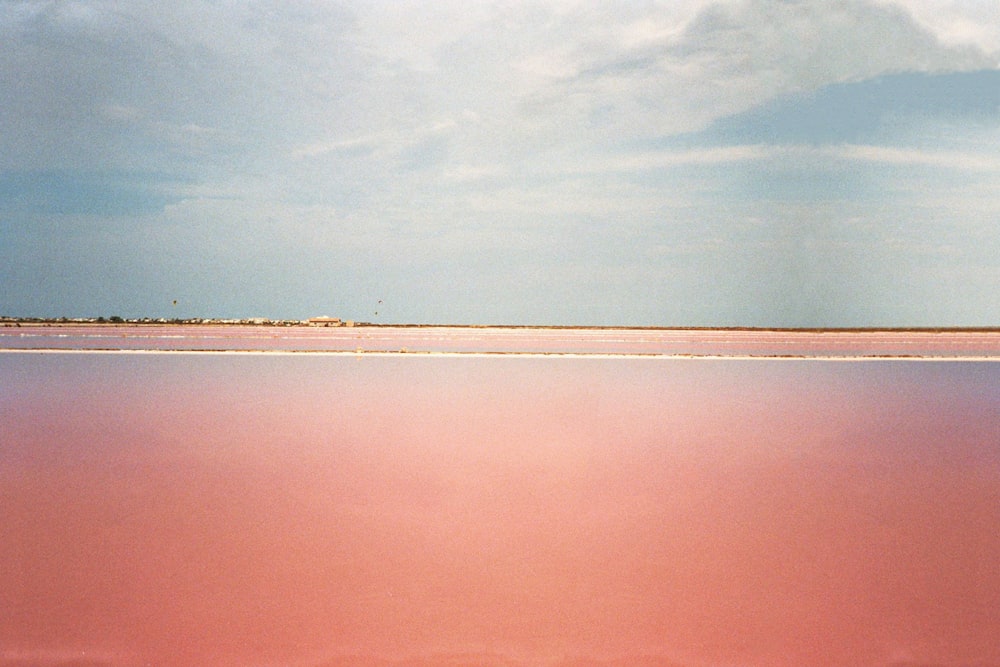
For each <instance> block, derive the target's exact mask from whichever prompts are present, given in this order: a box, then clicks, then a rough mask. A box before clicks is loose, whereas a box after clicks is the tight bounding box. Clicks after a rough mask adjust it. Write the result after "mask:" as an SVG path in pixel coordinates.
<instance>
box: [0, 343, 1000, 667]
mask: <svg viewBox="0 0 1000 667" xmlns="http://www.w3.org/2000/svg"><path fill="white" fill-rule="evenodd" d="M998 415H1000V364H996V363H989V362H980V363H971V362H968V363H966V362H954V361H949V362H941V361H938V362H918V361H900V360H894V361H864V362H848V361H818V360H808V361H807V360H796V361H779V360H684V359H662V358H660V359H628V358H621V359H571V358H525V357H516V356H504V357H487V358H454V357H433V356H424V357H421V356H412V355H409V356H395V357H367V356H366V357H353V356H316V355H235V356H234V355H213V354H201V355H198V354H171V355H166V354H148V355H143V354H59V353H53V354H41V353H22V354H6V355H2V354H0V424H2V430H0V507H2V508H3V509H2V511H0V535H3V539H2V540H0V564H2V567H0V610H2V612H0V665H3V666H5V667H10V666H12V665H28V664H31V665H68V664H72V665H109V666H111V665H115V666H117V665H145V664H151V665H168V666H172V665H177V666H180V665H193V664H202V665H227V666H228V665H233V666H235V665H261V666H265V665H302V666H308V667H330V666H333V665H337V666H346V665H353V666H356V667H360V666H375V665H378V666H380V667H381V666H389V665H400V666H401V665H407V666H411V667H412V666H430V665H518V666H520V665H523V666H553V667H570V666H572V667H582V666H584V665H586V666H587V667H598V666H602V665H616V666H622V667H623V666H624V665H647V666H649V665H659V666H666V665H673V666H675V667H688V666H691V667H698V666H707V665H746V666H761V667H770V666H774V667H779V666H786V665H787V666H789V667H791V666H793V665H794V666H805V667H809V666H833V665H872V666H875V665H880V666H881V665H904V664H905V665H912V664H920V665H943V666H945V665H946V666H949V667H951V666H955V667H957V666H960V665H973V664H975V665H1000V644H998V642H997V641H996V637H998V636H1000V531H998V530H997V527H998V526H1000V419H998Z"/></svg>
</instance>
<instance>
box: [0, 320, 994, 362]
mask: <svg viewBox="0 0 1000 667" xmlns="http://www.w3.org/2000/svg"><path fill="white" fill-rule="evenodd" d="M43 350H50V351H59V350H65V351H71V350H80V351H153V352H241V351H242V352H280V353H291V352H314V353H315V352H325V353H353V354H373V353H379V354H445V353H448V354H459V355H468V354H477V355H501V354H525V355H536V356H543V355H547V356H552V355H563V356H565V355H574V356H630V357H646V356H650V357H693V358H719V357H722V358H738V357H746V358H757V357H764V358H833V359H841V358H842V359H855V358H875V359H878V358H904V359H905V358H914V359H921V358H932V359H997V360H1000V330H996V329H940V330H937V329H936V330H929V329H925V330H915V329H907V330H904V329H882V330H876V329H836V330H834V329H824V330H808V329H795V330H791V329H655V328H648V329H647V328H642V329H640V328H620V329H616V328H549V327H466V326H378V327H370V326H355V327H347V326H334V327H309V326H284V325H244V324H192V325H178V324H134V323H110V324H109V323H69V324H67V323H57V324H40V323H32V324H27V325H24V326H2V327H0V351H43Z"/></svg>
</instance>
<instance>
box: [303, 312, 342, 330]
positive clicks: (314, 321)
mask: <svg viewBox="0 0 1000 667" xmlns="http://www.w3.org/2000/svg"><path fill="white" fill-rule="evenodd" d="M307 323H308V324H309V326H311V327H339V326H343V324H344V323H343V322H342V321H341V320H340V318H339V317H327V316H326V315H323V316H322V317H310V318H309V319H308V320H307Z"/></svg>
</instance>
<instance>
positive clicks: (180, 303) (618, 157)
mask: <svg viewBox="0 0 1000 667" xmlns="http://www.w3.org/2000/svg"><path fill="white" fill-rule="evenodd" d="M998 67H1000V7H998V5H997V4H996V3H994V2H992V0H990V1H986V0H965V1H960V0H907V1H906V2H904V1H902V0H900V1H899V2H889V1H882V0H844V1H843V2H836V3H832V2H828V1H826V0H740V1H737V0H723V1H721V2H709V1H706V0H670V1H666V0H665V1H663V2H652V1H649V2H638V1H637V2H620V1H616V2H594V1H590V0H588V1H580V2H576V1H572V0H558V1H556V0H552V1H547V2H502V3H501V2H475V1H474V2H461V3H459V2H446V1H442V2H433V3H432V2H426V1H423V0H421V1H414V2H406V1H403V2H392V3H390V2H375V1H365V2H345V3H337V2H326V1H324V2H302V1H294V0H292V1H282V2H277V1H275V2H222V3H220V2H207V1H204V2H202V1H194V0H177V1H175V2H171V3H156V2H141V1H135V2H128V3H122V2H110V1H109V2H102V1H98V0H90V1H86V0H80V1H76V2H73V1H22V0H0V91H2V93H0V100H2V103H0V314H7V315H20V316H61V315H65V316H87V315H93V316H97V315H105V316H110V315H121V316H126V317H140V316H153V317H158V316H177V317H188V316H217V317H237V316H245V317H254V316H264V317H275V318H279V317H293V318H300V317H308V316H311V315H319V314H329V315H334V316H340V317H344V318H350V319H356V320H362V321H378V322H428V323H518V324H527V323H538V324H594V325H665V326H669V325H700V326H723V325H748V326H979V325H998V324H1000V299H998V298H997V297H996V295H997V294H1000V232H998V230H1000V196H998V195H997V194H996V193H998V192H1000V71H998ZM174 300H176V301H177V305H173V302H174ZM380 302H381V303H380ZM376 311H377V312H378V314H377V315H376V314H375V313H376Z"/></svg>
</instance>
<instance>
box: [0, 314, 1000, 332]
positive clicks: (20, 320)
mask: <svg viewBox="0 0 1000 667" xmlns="http://www.w3.org/2000/svg"><path fill="white" fill-rule="evenodd" d="M81 325H85V326H95V325H97V326H109V327H111V326H119V327H120V326H185V327H192V326H246V327H330V328H334V327H344V328H350V327H356V328H360V327H365V328H390V329H412V328H425V329H538V330H546V329H565V330H588V331H602V330H607V331H783V332H784V331H787V332H803V333H840V332H843V333H877V332H883V331H884V332H900V333H905V332H913V333H961V332H970V333H1000V326H958V327H945V326H941V327H930V326H898V327H887V326H872V327H832V326H831V327H765V326H683V325H681V326H669V325H663V326H661V325H649V326H634V325H632V326H630V325H622V326H619V325H587V324H439V323H375V322H341V323H337V324H333V323H311V322H310V321H309V320H308V319H306V320H289V319H274V320H272V319H269V318H261V317H253V318H242V319H238V318H202V317H193V318H152V317H143V318H119V317H111V318H104V317H58V318H41V317H6V316H0V326H2V327H24V326H26V327H31V326H47V327H52V326H59V327H62V326H65V327H73V326H81Z"/></svg>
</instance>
